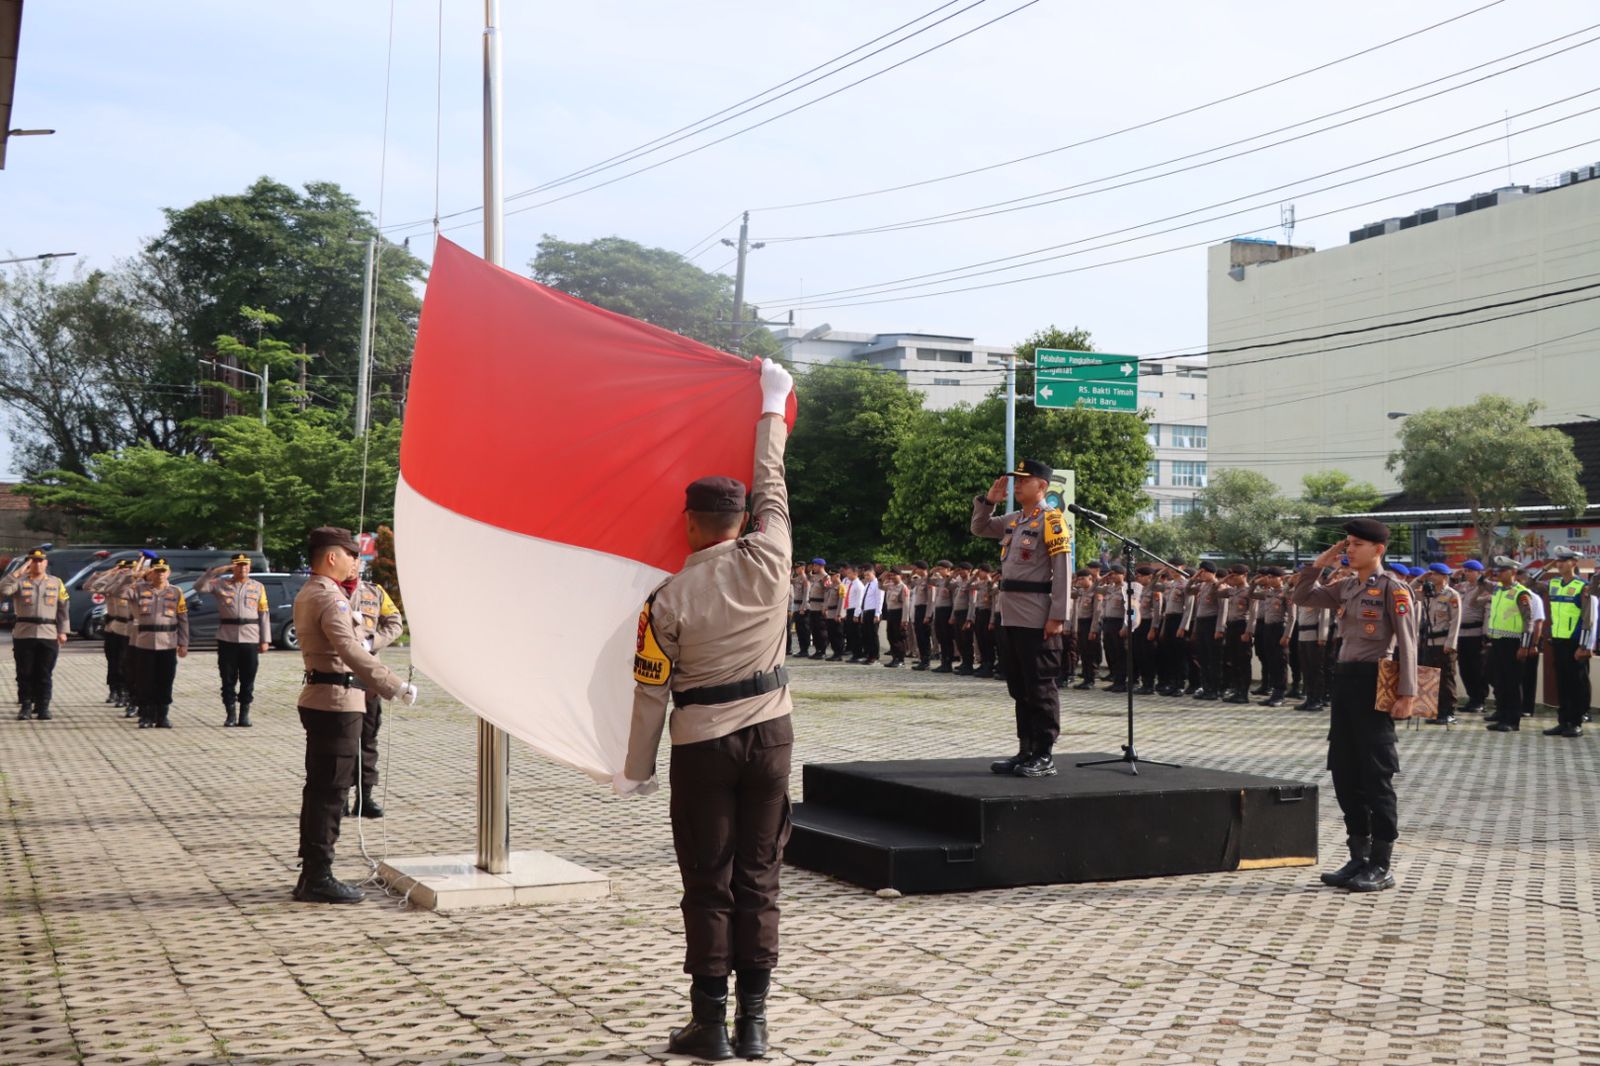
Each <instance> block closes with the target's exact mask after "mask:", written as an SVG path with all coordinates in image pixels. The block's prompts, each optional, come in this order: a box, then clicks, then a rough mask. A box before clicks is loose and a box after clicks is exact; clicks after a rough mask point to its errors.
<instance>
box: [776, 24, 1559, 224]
mask: <svg viewBox="0 0 1600 1066" xmlns="http://www.w3.org/2000/svg"><path fill="white" fill-rule="evenodd" d="M1502 2H1503V0H1492V2H1491V3H1487V4H1483V5H1482V6H1480V7H1475V8H1472V9H1471V10H1468V11H1463V12H1462V13H1461V14H1459V15H1454V16H1451V17H1450V18H1447V19H1443V20H1441V21H1439V22H1435V23H1433V24H1432V25H1428V26H1423V27H1422V28H1421V29H1417V30H1412V31H1411V32H1410V33H1406V34H1402V35H1401V36H1399V37H1394V38H1391V39H1389V40H1387V41H1381V42H1379V43H1378V44H1375V45H1370V46H1369V47H1367V48H1363V49H1361V50H1360V51H1359V52H1351V53H1350V54H1349V55H1347V56H1341V57H1340V58H1338V59H1331V60H1328V61H1327V62H1325V63H1319V64H1318V65H1316V66H1314V67H1308V68H1306V69H1305V70H1302V71H1298V72H1297V73H1294V74H1288V75H1285V76H1284V77H1281V78H1277V79H1274V80H1273V81H1269V82H1265V83H1263V84H1261V85H1257V86H1254V87H1252V88H1249V89H1244V90H1241V91H1239V92H1236V93H1231V94H1229V95H1227V96H1221V97H1218V98H1217V99H1215V100H1211V101H1209V102H1207V103H1204V104H1197V105H1195V106H1193V107H1187V108H1184V109H1183V110H1181V111H1174V112H1172V113H1171V114H1168V115H1162V116H1160V117H1159V118H1152V119H1146V120H1145V121H1143V122H1138V123H1135V124H1134V125H1131V126H1124V127H1122V128H1121V129H1116V130H1112V131H1110V132H1109V133H1101V134H1097V135H1095V136H1093V137H1089V138H1086V139H1084V140H1081V141H1074V142H1073V143H1071V144H1063V145H1059V146H1057V147H1055V148H1047V149H1045V150H1044V151H1042V152H1033V153H1031V154H1029V155H1024V156H1018V157H1017V158H1015V159H1008V160H1006V161H1004V162H1002V163H990V164H988V165H987V166H981V167H974V168H972V169H970V170H962V171H958V172H956V173H954V174H945V175H943V176H941V177H937V178H926V179H924V180H922V181H913V182H908V183H906V184H903V185H891V186H887V187H885V188H881V189H869V190H867V191H866V192H858V193H849V194H847V195H844V196H831V197H827V198H824V199H821V200H802V201H797V202H795V203H788V204H772V205H769V206H767V207H760V208H752V210H756V211H787V210H789V209H791V208H798V207H817V206H819V205H821V204H833V203H839V202H841V201H844V200H859V199H861V198H863V197H867V196H880V195H882V194H884V193H891V192H902V191H904V190H906V189H916V188H920V187H922V186H924V185H933V184H937V183H938V182H943V181H952V180H954V179H956V178H965V177H970V176H971V175H973V174H983V173H985V172H987V171H990V170H998V169H1000V168H1001V167H1009V166H1014V165H1015V164H1017V163H1027V162H1031V161H1032V160H1035V159H1042V158H1044V157H1045V156H1049V155H1054V154H1056V153H1057V152H1065V151H1068V150H1070V149H1073V148H1082V147H1084V146H1085V145H1090V144H1097V143H1099V142H1101V141H1106V140H1110V139H1111V138H1113V137H1120V136H1122V135H1123V134H1124V133H1133V132H1135V131H1137V130H1142V129H1148V128H1149V127H1151V126H1156V125H1160V124H1161V123H1163V122H1170V121H1172V120H1173V119H1176V118H1184V117H1186V116H1188V115H1193V114H1197V113H1199V112H1201V111H1205V110H1208V109H1209V108H1213V107H1216V106H1218V105H1220V104H1226V103H1230V102H1232V101H1234V100H1239V99H1242V98H1244V97H1246V96H1251V95H1253V94H1255V93H1259V92H1263V91H1265V90H1267V89H1272V88H1276V87H1277V86H1279V85H1285V84H1287V83H1289V82H1291V81H1295V80H1297V79H1299V78H1303V77H1306V76H1307V75H1310V74H1316V73H1318V72H1319V71H1323V70H1327V69H1328V68H1330V67H1336V66H1338V65H1339V64H1341V63H1347V62H1349V61H1350V60H1352V59H1359V58H1360V57H1362V56H1365V55H1371V54H1372V53H1373V52H1378V51H1381V50H1383V49H1385V48H1388V47H1390V46H1391V45H1396V44H1399V43H1401V42H1402V41H1408V40H1410V39H1411V38H1413V37H1417V36H1420V35H1422V34H1424V33H1428V32H1430V31H1432V30H1437V29H1440V28H1442V27H1444V26H1448V25H1449V24H1451V23H1452V22H1459V21H1460V20H1462V19H1464V18H1468V17H1470V16H1472V15H1476V14H1478V13H1479V12H1482V11H1487V10H1489V9H1490V8H1491V7H1497V6H1499V4H1500V3H1502ZM1577 32H1580V33H1581V32H1583V31H1581V30H1579V31H1577ZM1535 47H1540V46H1535Z"/></svg>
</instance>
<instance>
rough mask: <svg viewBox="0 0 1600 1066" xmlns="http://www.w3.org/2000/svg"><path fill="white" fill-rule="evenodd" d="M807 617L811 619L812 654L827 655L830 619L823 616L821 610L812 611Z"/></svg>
mask: <svg viewBox="0 0 1600 1066" xmlns="http://www.w3.org/2000/svg"><path fill="white" fill-rule="evenodd" d="M806 617H808V618H809V619H811V654H813V655H826V654H827V652H828V620H827V619H826V618H824V617H822V612H821V611H812V612H811V613H810V614H809V615H807V616H806Z"/></svg>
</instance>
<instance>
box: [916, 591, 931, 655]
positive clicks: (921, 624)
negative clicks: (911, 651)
mask: <svg viewBox="0 0 1600 1066" xmlns="http://www.w3.org/2000/svg"><path fill="white" fill-rule="evenodd" d="M911 631H912V632H913V633H915V634H916V637H917V658H918V659H919V660H921V662H922V663H923V665H927V663H928V661H929V660H930V659H932V658H933V626H932V625H931V624H930V623H929V622H928V605H927V604H925V603H920V604H918V605H917V606H916V607H914V608H912V611H911Z"/></svg>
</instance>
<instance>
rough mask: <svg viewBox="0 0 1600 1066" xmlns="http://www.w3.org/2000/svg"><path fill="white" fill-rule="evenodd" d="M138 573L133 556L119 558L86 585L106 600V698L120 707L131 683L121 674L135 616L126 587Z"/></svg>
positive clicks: (125, 698) (125, 704)
mask: <svg viewBox="0 0 1600 1066" xmlns="http://www.w3.org/2000/svg"><path fill="white" fill-rule="evenodd" d="M141 559H142V556H141ZM137 577H138V571H136V570H135V569H134V562H133V560H132V559H119V560H117V565H115V566H113V567H112V568H111V569H109V570H102V571H100V572H99V573H98V574H96V575H94V577H91V578H90V579H89V580H88V581H86V582H84V586H83V587H84V590H85V591H86V592H89V593H92V594H94V595H96V596H100V597H102V598H103V599H104V600H105V609H106V635H105V654H106V690H107V691H106V702H107V703H110V704H113V705H114V706H117V707H126V706H127V705H128V683H127V679H126V678H124V677H123V676H122V663H123V660H124V659H125V658H127V649H128V633H129V627H130V625H131V624H132V620H133V616H132V615H130V614H129V613H128V599H127V591H128V586H129V585H130V584H132V583H133V581H134V580H135V578H137Z"/></svg>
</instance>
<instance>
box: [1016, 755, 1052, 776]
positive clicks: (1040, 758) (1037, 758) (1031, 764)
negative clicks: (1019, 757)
mask: <svg viewBox="0 0 1600 1066" xmlns="http://www.w3.org/2000/svg"><path fill="white" fill-rule="evenodd" d="M1012 773H1013V774H1015V775H1016V776H1017V777H1054V776H1056V761H1055V759H1053V758H1051V756H1050V753H1049V752H1048V751H1036V752H1033V753H1031V754H1030V755H1029V756H1028V758H1027V759H1026V760H1025V761H1023V762H1020V763H1018V764H1017V768H1016V769H1015V770H1013V771H1012Z"/></svg>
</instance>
